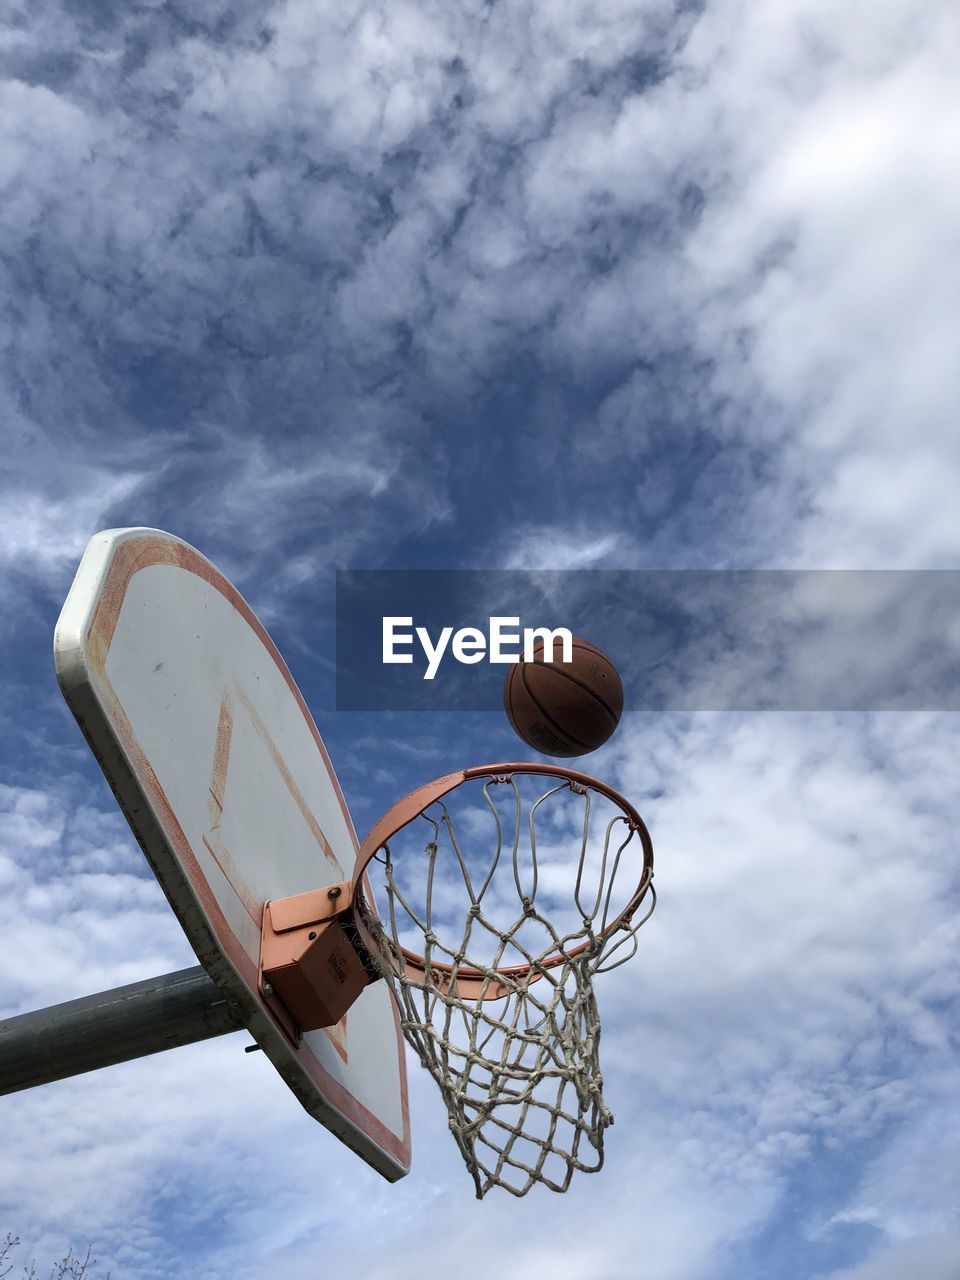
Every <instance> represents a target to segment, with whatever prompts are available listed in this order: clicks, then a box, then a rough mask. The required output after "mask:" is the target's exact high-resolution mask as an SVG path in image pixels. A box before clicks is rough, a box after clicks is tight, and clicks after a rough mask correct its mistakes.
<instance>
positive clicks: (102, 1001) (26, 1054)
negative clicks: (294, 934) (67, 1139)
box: [0, 965, 243, 1094]
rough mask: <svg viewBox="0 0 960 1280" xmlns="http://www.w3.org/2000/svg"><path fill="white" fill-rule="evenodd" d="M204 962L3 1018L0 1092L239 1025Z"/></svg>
mask: <svg viewBox="0 0 960 1280" xmlns="http://www.w3.org/2000/svg"><path fill="white" fill-rule="evenodd" d="M242 1028H243V1022H242V1021H241V1020H240V1019H239V1018H238V1017H237V1015H236V1014H235V1013H234V1011H233V1010H232V1009H231V1007H230V1006H229V1005H228V1004H227V1002H226V1000H225V999H224V997H223V996H222V995H221V994H220V990H219V988H218V987H217V986H216V984H215V983H214V981H213V979H212V978H210V977H209V976H208V974H207V972H206V970H205V969H203V968H202V966H200V965H198V966H197V967H196V968H195V969H181V970H180V971H179V972H178V973H167V974H164V975H163V976H162V977H159V978H149V979H148V980H147V981H146V982H134V983H131V984H130V986H127V987H116V988H114V990H113V991H101V992H100V993H99V994H98V995H95V996H84V997H83V998H82V999H80V1000H68V1001H67V1002H66V1004H55V1005H52V1006H51V1007H50V1008H49V1009H38V1010H37V1011H36V1012H35V1013H23V1014H20V1016H19V1017H16V1018H7V1019H6V1020H5V1021H0V1094H5V1093H16V1092H17V1091H18V1090H20V1089H31V1088H33V1086H34V1085H38V1084H49V1083H50V1081H52V1080H63V1079H65V1078H66V1077H67V1076H78V1075H81V1074H82V1073H83V1072H85V1071H96V1070H98V1069H99V1068H100V1067H109V1066H112V1065H113V1063H115V1062H129V1061H130V1060H131V1059H132V1058H143V1057H146V1056H147V1055H148V1054H151V1053H161V1052H162V1051H163V1050H164V1049H174V1048H176V1047H177V1046H178V1045H182V1044H193V1043H195V1042H196V1041H198V1040H209V1039H211V1038H212V1037H214V1036H222V1035H226V1034H227V1032H228V1031H239V1030H242Z"/></svg>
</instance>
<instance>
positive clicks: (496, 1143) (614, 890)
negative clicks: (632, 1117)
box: [354, 763, 656, 1198]
mask: <svg viewBox="0 0 960 1280" xmlns="http://www.w3.org/2000/svg"><path fill="white" fill-rule="evenodd" d="M544 779H548V780H549V783H550V785H549V786H548V788H547V789H546V790H545V791H543V790H541V788H542V784H543V780H544ZM538 780H539V783H540V787H537V786H536V784H537V781H538ZM531 788H534V789H536V790H541V793H540V794H538V795H536V796H534V794H533V792H532V790H531ZM494 789H495V792H494ZM498 801H499V803H498ZM418 848H419V857H418V856H417V850H418ZM375 856H377V861H378V862H381V857H382V867H383V886H384V889H385V893H386V899H387V907H388V909H387V913H386V918H385V920H384V922H383V923H382V924H378V923H377V922H376V921H375V919H374V918H373V917H372V915H370V914H369V913H367V914H364V913H363V912H362V910H361V913H360V919H361V921H365V927H366V929H367V934H366V936H365V938H364V940H365V942H366V943H367V944H368V946H369V947H370V950H371V954H373V955H374V957H375V958H376V957H377V956H379V960H378V963H379V964H380V965H381V967H382V970H383V972H384V976H385V977H387V978H388V980H389V981H390V982H391V983H392V986H393V990H394V994H395V996H396V1000H397V1004H398V1007H399V1010H400V1021H401V1026H402V1029H403V1034H404V1036H405V1038H406V1040H407V1043H408V1044H409V1045H410V1046H411V1048H412V1049H413V1051H414V1053H416V1055H417V1057H418V1058H419V1060H420V1062H421V1063H422V1065H423V1066H424V1067H425V1068H426V1069H427V1070H428V1071H429V1072H430V1074H431V1075H432V1076H433V1078H434V1080H435V1081H436V1082H437V1084H438V1086H439V1088H440V1091H441V1093H442V1095H443V1099H444V1102H445V1104H446V1107H447V1112H448V1116H449V1126H450V1130H451V1132H452V1133H453V1136H454V1138H455V1140H456V1142H457V1145H458V1147H459V1149H460V1152H461V1154H462V1156H463V1158H464V1161H465V1163H466V1165H467V1167H468V1169H469V1170H470V1173H471V1175H472V1177H473V1181H474V1186H475V1189H476V1194H477V1197H478V1198H482V1197H483V1196H484V1195H485V1194H486V1193H487V1192H488V1191H489V1190H490V1189H491V1187H494V1186H500V1187H503V1188H505V1189H506V1190H507V1191H509V1192H511V1193H512V1194H514V1195H517V1196H522V1195H525V1194H526V1193H527V1192H528V1191H529V1190H530V1189H531V1188H532V1187H533V1186H534V1185H536V1184H538V1183H539V1184H542V1185H545V1186H547V1187H549V1188H550V1189H551V1190H553V1191H565V1190H566V1189H567V1187H568V1186H569V1184H570V1180H571V1178H572V1176H573V1174H574V1173H575V1172H578V1171H582V1172H595V1171H596V1170H598V1169H600V1168H601V1166H602V1164H603V1136H604V1132H605V1130H606V1129H607V1128H608V1127H609V1126H610V1125H611V1124H612V1123H613V1115H612V1113H611V1112H610V1110H609V1109H608V1107H607V1106H606V1104H605V1102H604V1098H603V1076H602V1073H601V1070H600V1057H599V1049H600V1015H599V1010H598V1007H597V1002H596V999H595V996H594V991H593V980H594V978H595V976H596V975H597V974H598V973H606V972H609V971H610V970H612V969H616V968H618V967H619V966H620V965H622V964H624V963H626V962H627V961H628V960H629V959H631V958H632V956H633V955H635V954H636V951H637V949H638V946H637V933H638V931H639V929H640V928H641V927H642V925H643V924H644V923H645V922H646V921H647V920H648V919H649V918H650V915H651V913H652V912H653V909H654V907H655V905H656V894H655V891H654V888H653V848H652V844H651V841H650V836H649V834H648V832H647V829H646V826H645V825H644V823H643V820H642V818H641V817H640V815H639V814H638V813H637V812H636V810H635V809H634V808H633V806H632V805H631V804H630V803H629V802H628V801H627V800H625V799H624V798H623V797H622V796H620V795H619V794H618V793H617V792H615V791H614V790H613V789H612V788H610V787H608V786H607V785H606V784H605V783H602V782H598V781H597V780H595V779H592V778H589V777H587V776H586V775H584V774H580V773H577V772H575V771H573V770H569V769H565V768H563V767H562V766H558V765H532V764H525V763H524V764H497V765H489V766H482V767H479V768H474V769H468V770H465V771H463V772H462V773H457V774H448V775H447V776H446V777H445V778H440V779H437V780H436V782H434V783H428V784H427V785H426V786H424V787H421V788H418V790H417V791H416V792H414V793H412V795H411V796H408V797H406V798H405V799H404V800H402V801H400V802H399V803H398V804H397V805H395V806H394V808H393V809H391V810H390V811H389V812H388V813H387V814H385V815H384V817H383V818H382V819H381V820H380V822H379V823H378V824H377V825H376V826H375V827H374V829H373V831H372V832H371V833H370V836H368V837H367V840H366V841H365V842H364V845H363V848H362V849H361V851H360V855H359V857H358V860H357V867H356V869H355V873H354V894H355V900H356V901H357V902H358V905H360V906H361V908H362V906H363V899H362V888H361V886H362V875H363V872H364V870H365V869H366V867H367V866H368V865H369V863H370V862H371V860H372V859H373V858H374V857H375ZM571 885H572V892H571V890H570V887H569V886H571ZM563 886H566V887H567V888H566V893H564V892H563ZM641 905H644V910H643V912H642V914H641V913H640V907H641Z"/></svg>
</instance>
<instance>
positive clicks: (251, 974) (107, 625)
mask: <svg viewBox="0 0 960 1280" xmlns="http://www.w3.org/2000/svg"><path fill="white" fill-rule="evenodd" d="M157 564H167V565H171V566H174V567H176V568H180V569H182V570H184V571H185V572H187V573H192V574H194V575H195V576H196V577H199V578H201V579H202V580H203V581H205V582H207V583H208V584H209V585H210V586H211V587H213V588H214V589H215V590H216V591H218V592H219V593H220V594H221V595H222V596H224V598H225V599H227V600H228V601H229V602H230V604H231V605H232V606H233V607H234V609H236V610H237V612H238V613H239V614H240V615H241V616H242V617H243V619H244V621H245V622H246V623H247V624H248V625H249V626H250V627H251V629H252V630H253V631H254V632H255V633H256V635H257V637H258V638H259V640H260V641H261V643H262V644H263V646H264V648H265V649H266V650H267V652H268V653H269V654H270V657H271V658H272V659H273V661H274V663H275V664H276V666H277V668H278V670H279V671H280V674H281V675H282V677H283V679H284V681H285V683H286V684H287V687H288V688H289V689H290V692H291V693H292V694H293V696H294V698H295V699H296V702H297V704H298V706H299V708H300V710H301V713H302V714H303V717H304V720H305V721H306V724H307V727H308V728H309V730H310V733H311V736H312V737H313V740H314V742H315V744H316V746H317V749H318V751H319V752H320V756H321V759H322V760H323V763H324V766H325V767H326V769H327V772H328V774H329V777H330V781H331V783H332V785H333V788H334V792H335V794H336V797H337V801H338V803H339V805H340V809H341V812H342V814H343V817H344V820H345V824H346V827H347V831H348V832H349V835H350V839H351V841H352V843H353V847H354V855H356V853H357V852H358V850H359V844H358V841H357V837H356V833H355V831H354V827H353V822H352V820H351V817H350V812H349V810H348V808H347V805H346V801H345V800H344V797H343V792H342V790H341V788H340V783H339V780H338V779H337V776H336V774H335V772H334V770H333V766H332V764H331V762H330V757H329V755H328V754H327V750H326V747H325V746H324V744H323V740H322V739H321V737H320V733H319V731H318V729H317V727H316V725H315V724H314V721H313V717H312V716H311V714H310V711H309V709H308V708H307V705H306V702H305V701H304V699H303V695H302V694H301V693H300V690H299V689H298V688H297V685H296V683H295V682H294V679H293V676H292V675H291V674H290V671H289V669H288V667H287V665H286V663H285V662H284V660H283V658H282V657H281V656H280V653H279V650H278V649H277V647H276V645H275V644H274V643H273V641H272V640H271V638H270V636H269V635H268V634H267V632H266V630H265V628H264V627H263V624H262V623H261V622H260V620H259V619H258V618H257V617H256V615H255V614H254V613H253V611H252V609H251V608H250V606H249V605H248V604H247V602H246V601H245V600H244V599H243V597H242V596H241V595H240V593H239V592H238V591H237V590H236V588H235V587H234V586H233V585H232V584H231V583H230V582H228V581H227V579H226V578H224V577H223V575H222V574H221V573H220V572H219V571H218V570H217V569H216V568H215V567H214V566H213V565H212V564H210V562H209V561H208V560H206V559H204V557H203V556H201V555H200V554H199V552H197V551H195V550H194V549H193V548H192V547H189V546H187V544H185V543H181V542H177V541H173V540H172V539H168V538H165V537H162V536H159V535H157V534H151V533H144V534H142V535H137V536H132V537H129V538H127V539H125V540H124V541H122V542H119V543H117V544H116V545H115V547H114V549H113V556H112V559H111V561H110V563H109V565H108V567H107V569H106V572H105V575H104V579H103V583H102V587H101V592H100V596H99V599H98V601H97V604H96V608H95V611H94V616H93V620H92V622H91V624H90V628H89V631H88V634H87V637H86V644H85V652H86V659H87V664H88V668H89V669H92V670H96V672H97V674H98V676H99V682H98V689H97V693H98V696H100V697H101V698H102V699H103V702H104V707H103V709H104V711H105V713H106V714H107V716H108V718H109V722H110V724H111V726H112V729H113V731H114V733H115V734H116V736H117V739H118V742H119V744H120V745H121V748H122V750H123V752H124V754H125V755H126V757H127V759H128V761H129V762H130V765H131V767H132V768H133V769H134V770H135V773H136V777H137V783H138V786H139V787H140V788H141V789H142V790H143V792H144V793H145V795H146V796H147V798H148V800H149V802H150V804H151V806H152V808H153V812H154V814H155V816H156V819H157V821H158V822H159V824H160V826H161V829H162V831H163V833H164V836H165V838H166V840H167V842H168V844H169V846H170V848H171V850H172V851H173V852H174V853H175V855H176V857H177V859H178V861H179V866H180V868H181V869H182V871H183V873H184V875H185V877H186V879H187V882H188V884H189V887H190V889H191V890H192V892H193V894H194V896H195V899H196V901H197V903H198V905H199V906H200V908H201V910H202V912H203V914H204V916H205V918H206V921H207V924H208V927H209V930H210V932H211V934H212V936H213V940H215V941H216V943H217V945H219V946H220V948H221V949H222V952H223V954H224V955H225V956H226V957H227V959H228V960H229V961H230V963H231V964H232V965H233V967H234V969H235V970H236V971H237V973H238V974H239V976H240V977H241V979H242V980H243V982H244V984H245V985H246V987H247V989H248V991H249V992H250V994H251V995H253V997H254V998H255V999H256V1001H257V1003H258V1005H259V1006H260V1007H261V1008H262V1009H263V1010H264V1011H265V1013H267V1016H270V1015H269V1013H268V1011H267V1007H266V1005H265V1003H264V1002H263V999H262V997H261V996H260V993H259V991H258V987H257V966H256V964H254V963H253V962H252V961H251V959H250V957H249V956H248V955H247V953H246V951H245V950H244V948H243V946H242V945H241V943H240V942H239V939H237V937H236V936H235V935H234V933H233V930H232V929H231V928H230V925H229V922H228V921H227V919H226V917H225V916H224V915H223V912H222V910H221V909H220V906H219V904H218V902H217V901H216V898H215V896H214V894H213V892H212V890H211V888H210V886H209V884H208V883H207V882H206V879H205V877H204V875H203V872H202V870H201V868H200V866H199V863H198V862H197V859H196V855H195V854H194V852H193V849H192V848H191V846H190V843H189V841H188V840H187V837H186V834H185V833H184V831H183V829H182V828H181V826H180V824H179V822H178V820H177V818H176V815H175V814H174V812H173V808H172V806H171V805H170V803H169V801H168V800H167V797H166V794H165V793H164V790H163V787H162V786H161V784H160V781H159V779H158V778H157V776H156V774H155V773H154V771H153V769H152V767H151V765H150V763H149V761H148V760H147V758H146V756H145V755H144V753H143V751H142V749H141V748H140V745H139V743H138V742H137V740H136V738H135V735H134V733H133V729H132V726H131V724H130V722H129V720H128V718H127V716H126V713H125V712H124V710H123V707H122V705H121V703H120V700H119V698H118V697H117V695H116V693H115V691H114V689H113V687H112V685H111V684H110V681H109V679H108V678H107V675H106V669H105V664H106V657H107V654H108V652H109V650H110V644H111V641H112V639H113V635H114V632H115V630H116V626H117V622H118V619H119V617H120V611H121V609H122V606H123V601H124V598H125V596H126V592H127V589H128V587H129V584H130V581H131V579H132V578H133V577H134V575H135V574H136V573H138V572H140V570H142V569H145V568H148V567H152V566H153V565H157ZM228 712H229V708H226V709H225V706H224V705H221V714H220V727H219V730H218V744H219V743H220V742H221V740H223V743H224V752H223V754H224V757H225V755H226V753H227V752H228V751H229V737H230V730H229V728H228V727H226V725H227V723H228V721H225V714H228ZM264 740H265V741H269V735H267V737H266V738H265V739H264ZM225 770H226V763H225V759H224V763H223V778H225ZM281 772H282V771H281ZM218 777H219V774H218V769H217V765H216V762H215V766H214V771H213V778H212V781H211V786H210V793H211V801H212V802H220V803H222V797H223V778H220V779H219V782H220V785H219V789H218V787H217V780H218ZM285 781H286V778H285ZM290 781H291V782H292V781H293V780H292V778H291V779H290ZM288 785H289V784H288ZM294 786H295V784H294ZM291 793H292V794H294V797H295V799H296V798H297V796H298V795H299V793H298V792H295V791H293V788H291ZM300 800H302V796H301V797H300ZM214 816H215V815H213V814H212V815H211V818H212V819H213V818H214ZM311 816H312V815H311ZM313 821H314V825H315V824H316V819H315V818H314V819H313ZM317 829H318V830H319V828H317ZM321 835H322V833H321ZM323 845H325V846H326V850H327V851H328V856H332V851H329V845H328V844H327V842H326V841H322V846H323ZM207 847H208V848H209V844H208V846H207ZM212 852H213V851H212V850H211V853H212ZM154 870H155V871H156V868H154ZM347 870H348V869H347V868H344V871H345V872H346V871H347ZM368 901H369V902H370V903H371V904H372V895H370V897H369V898H368ZM245 905H247V904H245ZM260 909H261V912H262V904H261V908H260ZM248 912H249V907H248ZM251 917H252V918H254V917H253V915H252V913H251ZM255 923H259V921H256V920H255ZM391 1007H392V1012H393V1019H394V1029H395V1033H396V1042H397V1058H398V1067H399V1077H400V1093H401V1109H402V1127H403V1134H402V1135H397V1134H395V1133H393V1132H392V1131H391V1130H389V1129H388V1128H387V1127H386V1126H385V1125H384V1124H383V1123H382V1122H381V1121H380V1120H379V1119H378V1117H377V1116H375V1115H374V1114H373V1113H372V1112H370V1111H368V1110H367V1108H366V1107H364V1106H363V1104H362V1103H360V1102H359V1101H358V1100H357V1099H356V1098H354V1097H353V1095H352V1094H350V1093H349V1092H348V1091H347V1090H346V1089H345V1088H344V1087H343V1085H342V1084H341V1083H340V1082H339V1081H338V1080H336V1079H335V1078H334V1077H333V1076H331V1075H330V1074H329V1073H328V1072H327V1071H326V1070H325V1069H324V1067H323V1065H322V1063H321V1062H320V1061H319V1059H318V1058H317V1057H316V1055H315V1054H314V1053H313V1051H312V1050H311V1048H310V1046H309V1045H308V1044H307V1042H306V1041H305V1042H304V1043H303V1044H302V1045H301V1046H300V1049H299V1050H298V1051H297V1053H296V1060H297V1061H299V1062H300V1063H301V1064H302V1065H303V1068H304V1071H305V1073H306V1074H307V1075H308V1076H309V1077H310V1079H311V1080H312V1081H313V1083H314V1085H315V1086H316V1087H317V1088H318V1090H319V1091H320V1092H321V1094H322V1095H323V1097H324V1099H325V1100H326V1101H327V1102H328V1103H329V1104H330V1105H331V1106H332V1107H333V1108H334V1109H335V1110H336V1111H337V1112H339V1113H340V1114H341V1115H342V1116H343V1117H344V1118H345V1119H347V1120H349V1121H350V1122H351V1123H352V1124H353V1125H354V1126H355V1127H356V1128H357V1129H359V1130H361V1131H362V1132H364V1133H365V1134H366V1135H367V1137H368V1138H370V1140H371V1141H372V1142H374V1143H375V1144H376V1145H377V1146H379V1147H380V1149H381V1150H382V1151H384V1152H385V1153H387V1154H388V1155H390V1156H391V1158H392V1159H393V1160H395V1161H396V1162H397V1164H398V1165H400V1166H401V1167H403V1168H408V1167H409V1163H410V1115H409V1102H408V1097H407V1076H406V1058H405V1052H404V1043H403V1037H402V1033H401V1030H400V1020H399V1016H398V1011H397V1008H396V1004H395V1002H393V1001H391ZM334 1043H335V1042H334Z"/></svg>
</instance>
